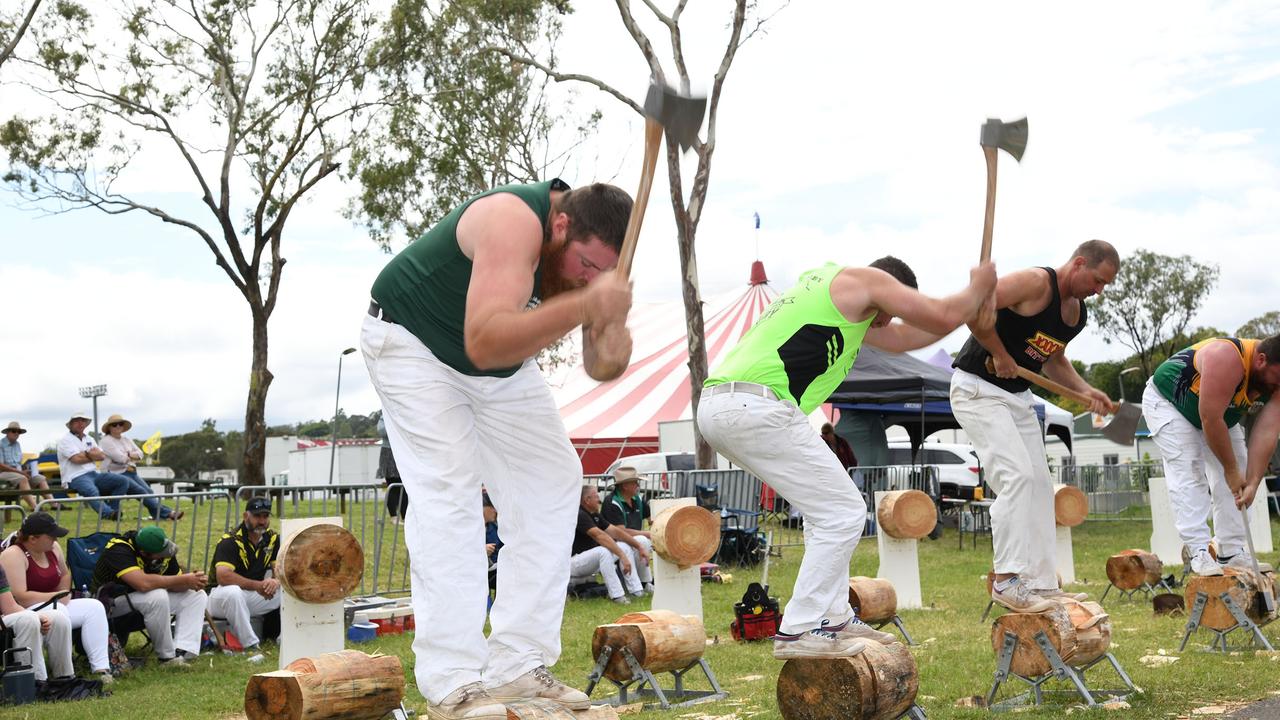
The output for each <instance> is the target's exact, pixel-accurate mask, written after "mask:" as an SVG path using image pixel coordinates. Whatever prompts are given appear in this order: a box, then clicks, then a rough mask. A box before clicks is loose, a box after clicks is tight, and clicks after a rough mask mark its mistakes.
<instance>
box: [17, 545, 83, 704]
mask: <svg viewBox="0 0 1280 720" xmlns="http://www.w3.org/2000/svg"><path fill="white" fill-rule="evenodd" d="M0 618H3V620H4V626H5V627H7V628H9V629H10V630H12V631H13V645H14V647H23V648H27V649H29V650H31V669H32V670H33V671H34V675H35V678H36V682H44V681H46V680H48V679H49V672H48V670H47V669H46V666H45V663H44V653H43V652H41V650H40V644H41V635H43V636H44V644H45V647H47V648H48V649H49V663H50V664H51V665H53V669H54V672H56V673H58V675H55V676H54V677H62V676H63V675H70V674H71V673H72V669H71V652H70V647H71V626H70V625H68V624H67V622H66V617H65V616H64V617H62V619H61V620H59V619H58V613H51V612H48V611H44V610H42V611H40V612H34V611H31V610H27V609H25V608H23V607H22V606H21V605H19V604H18V601H17V600H15V599H14V597H13V593H12V592H10V591H9V578H8V577H7V576H6V575H5V574H4V570H3V569H0ZM64 646H65V647H67V653H66V655H65V656H63V655H62V653H61V650H60V649H61V648H62V647H64Z"/></svg>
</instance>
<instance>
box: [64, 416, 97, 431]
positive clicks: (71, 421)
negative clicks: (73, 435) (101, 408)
mask: <svg viewBox="0 0 1280 720" xmlns="http://www.w3.org/2000/svg"><path fill="white" fill-rule="evenodd" d="M76 420H84V421H85V422H93V418H91V417H89V416H88V415H85V414H84V413H75V414H73V415H72V416H71V419H69V420H67V427H68V428H70V427H71V423H73V422H75V421H76Z"/></svg>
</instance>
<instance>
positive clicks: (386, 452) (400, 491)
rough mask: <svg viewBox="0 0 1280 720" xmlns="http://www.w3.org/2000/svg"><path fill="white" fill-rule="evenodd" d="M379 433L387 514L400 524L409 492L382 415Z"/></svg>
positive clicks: (379, 419)
mask: <svg viewBox="0 0 1280 720" xmlns="http://www.w3.org/2000/svg"><path fill="white" fill-rule="evenodd" d="M378 434H379V435H381V436H382V450H381V451H380V452H379V453H378V477H380V478H382V479H383V481H385V482H386V484H387V515H389V516H390V517H391V522H392V523H393V524H395V525H399V524H400V521H401V520H403V519H404V514H405V512H406V511H408V509H409V494H408V493H406V492H405V491H404V483H403V482H402V481H401V480H400V470H399V469H398V468H397V467H396V456H395V455H394V454H393V453H392V452H391V438H389V437H387V424H386V423H385V422H383V421H382V417H381V416H379V417H378ZM486 497H488V496H487V495H486Z"/></svg>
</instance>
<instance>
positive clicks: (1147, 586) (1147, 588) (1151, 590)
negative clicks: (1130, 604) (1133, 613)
mask: <svg viewBox="0 0 1280 720" xmlns="http://www.w3.org/2000/svg"><path fill="white" fill-rule="evenodd" d="M1172 578H1173V576H1172V575H1170V576H1169V577H1167V578H1160V582H1158V583H1156V584H1155V585H1152V584H1151V583H1145V582H1144V583H1142V584H1141V585H1139V586H1138V587H1136V588H1134V589H1132V590H1121V589H1120V588H1118V587H1116V586H1115V585H1114V584H1113V583H1107V589H1106V590H1103V591H1102V598H1101V599H1099V600H1098V602H1099V603H1104V602H1106V601H1107V593H1109V592H1111V590H1112V588H1115V591H1116V592H1117V593H1118V594H1119V595H1120V596H1121V597H1123V598H1125V599H1126V600H1132V599H1133V596H1134V595H1136V594H1138V593H1142V594H1143V595H1145V596H1147V597H1148V598H1150V597H1152V596H1154V595H1155V594H1156V591H1157V590H1163V591H1164V592H1167V593H1171V592H1173V586H1172V585H1170V584H1169V581H1170V580H1171V579H1172Z"/></svg>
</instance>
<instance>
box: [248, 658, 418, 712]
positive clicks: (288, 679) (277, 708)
mask: <svg viewBox="0 0 1280 720" xmlns="http://www.w3.org/2000/svg"><path fill="white" fill-rule="evenodd" d="M403 699H404V668H403V667H401V665H400V658H398V657H396V656H394V655H381V656H376V657H375V656H370V655H366V654H364V653H362V652H360V651H359V650H342V651H340V652H335V653H325V654H323V655H317V656H315V657H313V658H299V659H298V660H295V661H293V662H292V663H290V664H289V665H288V666H287V667H286V668H285V669H284V670H275V671H272V672H265V673H259V674H257V675H254V676H252V677H250V678H249V685H248V687H246V688H245V691H244V714H245V717H247V718H248V720H330V719H331V718H332V719H333V720H338V719H339V718H341V719H342V720H378V718H381V717H383V716H384V715H386V714H387V713H389V712H391V711H392V710H394V709H396V708H398V707H400V701H401V700H403Z"/></svg>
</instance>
